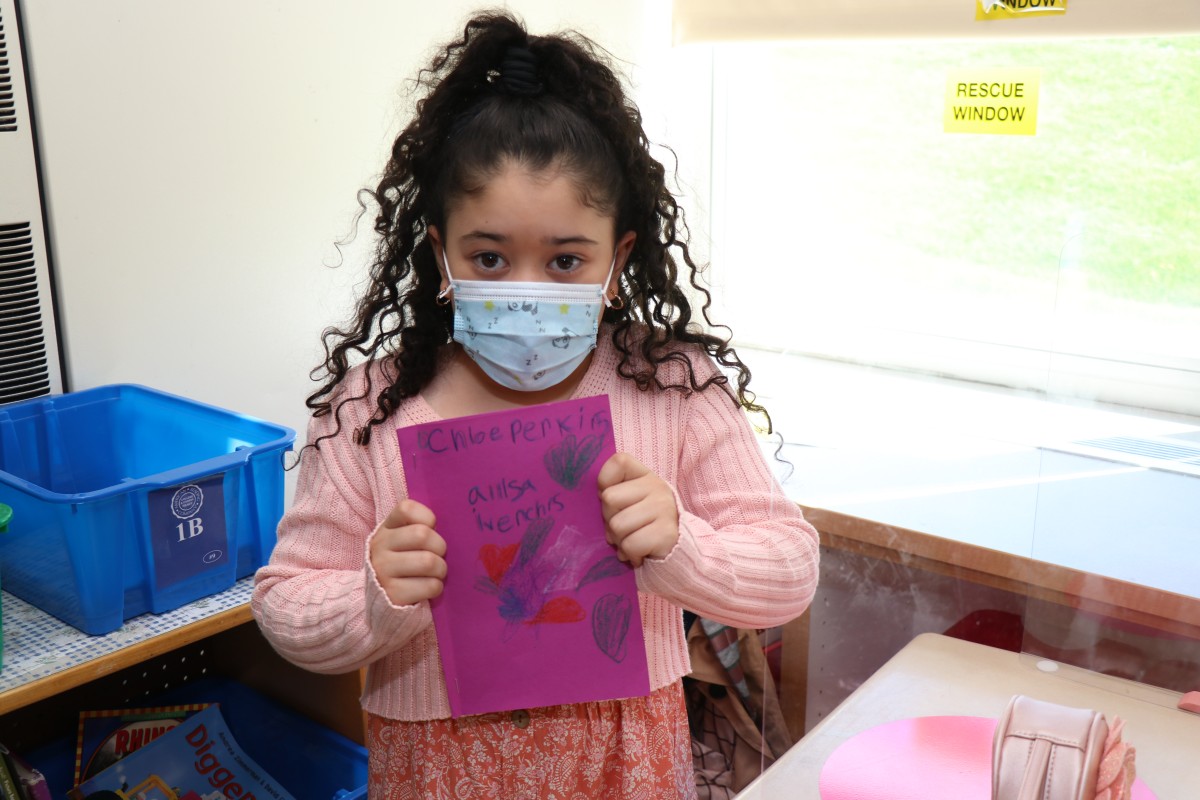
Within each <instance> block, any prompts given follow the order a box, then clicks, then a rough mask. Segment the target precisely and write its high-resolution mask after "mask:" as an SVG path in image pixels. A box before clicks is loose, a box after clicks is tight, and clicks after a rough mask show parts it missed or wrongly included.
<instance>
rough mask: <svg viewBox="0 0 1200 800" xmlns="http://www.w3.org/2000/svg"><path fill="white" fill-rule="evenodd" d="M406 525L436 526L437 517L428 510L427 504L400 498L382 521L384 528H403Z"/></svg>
mask: <svg viewBox="0 0 1200 800" xmlns="http://www.w3.org/2000/svg"><path fill="white" fill-rule="evenodd" d="M406 525H425V526H426V527H429V528H436V527H437V518H436V517H435V516H434V515H433V512H432V511H430V510H429V506H426V505H425V504H423V503H418V502H417V501H416V500H409V499H405V500H401V501H400V502H399V503H397V504H396V506H395V508H393V509H392V510H391V512H390V513H389V514H388V515H387V518H386V519H385V520H384V521H383V527H385V528H403V527H404V526H406Z"/></svg>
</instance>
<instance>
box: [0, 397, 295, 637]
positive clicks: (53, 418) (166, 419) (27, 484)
mask: <svg viewBox="0 0 1200 800" xmlns="http://www.w3.org/2000/svg"><path fill="white" fill-rule="evenodd" d="M294 439H295V431H293V430H291V429H290V428H286V427H283V426H281V425H274V424H271V423H269V422H264V421H262V420H258V419H253V418H251V417H247V416H244V415H242V414H237V413H234V412H231V411H226V410H224V409H220V408H216V407H213V406H209V405H205V404H203V403H198V402H196V401H193V400H189V399H186V398H183V397H178V396H175V395H170V394H166V393H164V392H160V391H156V390H154V389H149V388H147V387H144V386H135V385H129V384H121V385H113V386H101V387H98V388H95V389H88V390H85V391H80V392H72V393H69V394H63V395H55V396H51V397H43V398H38V399H35V400H27V401H24V402H20V403H12V404H10V405H5V406H0V499H2V500H3V501H4V502H5V503H7V504H8V505H10V506H12V509H13V519H12V523H11V524H10V525H9V530H8V532H7V533H6V534H4V535H2V536H0V582H2V584H3V586H4V589H5V591H8V592H11V593H13V594H14V595H16V596H18V597H20V598H22V599H24V600H26V601H27V602H29V603H31V604H33V605H35V606H37V607H38V608H40V609H42V610H44V611H46V612H47V613H49V614H53V615H54V616H56V617H58V618H59V619H61V620H63V621H64V622H66V623H68V624H70V625H73V626H74V627H76V628H78V629H80V630H82V631H84V632H85V633H90V634H103V633H109V632H110V631H113V630H116V629H117V628H119V627H121V624H122V622H123V621H124V620H126V619H129V618H130V617H134V616H137V615H139V614H143V613H146V612H155V613H161V612H164V611H169V610H171V609H173V608H178V607H179V606H181V605H183V604H185V603H190V602H191V601H193V600H196V599H199V598H201V597H205V596H206V595H210V594H213V593H215V592H219V591H222V590H224V589H227V588H229V587H230V586H232V585H233V583H234V582H235V581H236V580H237V579H238V578H241V577H243V576H246V575H249V574H251V573H252V572H253V571H254V570H255V569H257V568H258V567H260V566H261V565H263V564H264V563H266V560H267V558H268V557H269V556H270V554H271V548H272V547H273V546H274V544H275V528H276V526H277V525H278V523H279V518H280V517H281V516H282V514H283V454H284V452H286V451H287V450H290V449H291V446H292V442H293V440H294Z"/></svg>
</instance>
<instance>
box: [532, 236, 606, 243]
mask: <svg viewBox="0 0 1200 800" xmlns="http://www.w3.org/2000/svg"><path fill="white" fill-rule="evenodd" d="M542 241H543V242H545V243H546V244H552V245H564V244H600V243H599V242H597V241H596V240H595V239H589V238H588V237H586V236H547V237H546V238H545V239H543V240H542Z"/></svg>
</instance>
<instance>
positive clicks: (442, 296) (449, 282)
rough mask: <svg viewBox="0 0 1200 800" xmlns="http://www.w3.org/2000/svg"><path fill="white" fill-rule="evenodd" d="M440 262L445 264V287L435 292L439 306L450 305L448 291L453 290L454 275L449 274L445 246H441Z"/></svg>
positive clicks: (448, 260)
mask: <svg viewBox="0 0 1200 800" xmlns="http://www.w3.org/2000/svg"><path fill="white" fill-rule="evenodd" d="M442 263H443V264H445V265H446V288H445V289H442V290H441V291H440V292H438V293H437V304H438V305H439V306H448V305H450V293H451V292H453V291H454V276H453V275H451V274H450V259H449V258H447V257H446V248H444V247H443V248H442Z"/></svg>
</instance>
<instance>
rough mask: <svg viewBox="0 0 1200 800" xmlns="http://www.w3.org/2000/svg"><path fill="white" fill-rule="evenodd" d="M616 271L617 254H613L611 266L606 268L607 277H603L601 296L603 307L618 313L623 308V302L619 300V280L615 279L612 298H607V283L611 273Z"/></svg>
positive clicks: (610, 278)
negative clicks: (614, 289)
mask: <svg viewBox="0 0 1200 800" xmlns="http://www.w3.org/2000/svg"><path fill="white" fill-rule="evenodd" d="M616 269H617V254H616V253H613V260H612V264H610V265H609V266H608V275H607V276H605V278H604V291H603V292H602V294H603V296H604V307H605V308H611V309H613V310H614V311H619V310H620V309H622V308H624V307H625V301H624V300H623V299H622V298H621V281H620V279H619V278H618V279H617V291H616V293H615V294H614V295H613V296H612V297H609V296H608V282H609V281H611V280H612V276H613V272H614V271H616Z"/></svg>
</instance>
